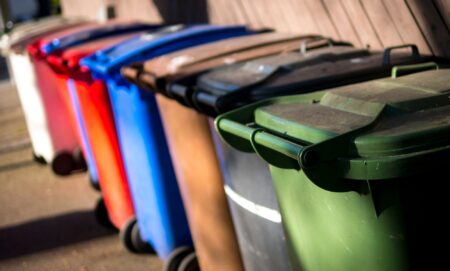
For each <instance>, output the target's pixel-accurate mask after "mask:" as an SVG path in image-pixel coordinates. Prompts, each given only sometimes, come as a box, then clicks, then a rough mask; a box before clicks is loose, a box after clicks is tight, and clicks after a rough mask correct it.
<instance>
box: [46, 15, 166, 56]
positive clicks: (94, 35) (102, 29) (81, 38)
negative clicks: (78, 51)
mask: <svg viewBox="0 0 450 271" xmlns="http://www.w3.org/2000/svg"><path fill="white" fill-rule="evenodd" d="M160 27H161V26H160V25H155V24H147V23H142V22H137V21H112V22H109V23H105V24H98V25H96V26H94V27H92V28H87V29H83V30H80V31H78V32H75V33H70V34H67V35H63V36H60V37H55V38H53V39H51V40H49V41H48V42H46V43H43V44H41V50H42V51H43V52H44V53H46V54H50V53H52V52H54V51H56V50H59V49H64V48H67V47H70V46H74V45H77V44H80V43H83V42H87V41H91V40H95V39H100V38H104V37H108V36H111V35H118V34H126V33H129V32H136V31H145V30H147V31H150V30H155V29H158V28H160Z"/></svg>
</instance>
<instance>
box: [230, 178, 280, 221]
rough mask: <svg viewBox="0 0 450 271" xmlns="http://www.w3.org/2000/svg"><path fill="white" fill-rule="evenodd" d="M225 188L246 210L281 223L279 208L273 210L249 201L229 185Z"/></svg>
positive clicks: (231, 197)
mask: <svg viewBox="0 0 450 271" xmlns="http://www.w3.org/2000/svg"><path fill="white" fill-rule="evenodd" d="M224 188H225V193H226V194H227V196H228V197H229V198H230V199H231V200H233V201H234V202H235V203H236V204H237V205H239V206H241V207H242V208H244V209H245V210H247V211H249V212H251V213H253V214H255V215H257V216H260V217H262V218H265V219H267V220H270V221H272V222H275V223H281V214H280V212H278V211H277V210H273V209H270V208H267V207H264V206H261V205H258V204H256V203H254V202H251V201H249V200H248V199H246V198H244V197H242V196H241V195H239V194H238V193H236V192H235V191H233V189H231V188H230V187H229V186H228V185H225V186H224Z"/></svg>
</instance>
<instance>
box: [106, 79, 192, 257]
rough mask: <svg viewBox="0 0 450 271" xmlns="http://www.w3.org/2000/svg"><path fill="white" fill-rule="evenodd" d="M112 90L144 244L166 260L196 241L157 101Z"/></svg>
mask: <svg viewBox="0 0 450 271" xmlns="http://www.w3.org/2000/svg"><path fill="white" fill-rule="evenodd" d="M121 83H124V84H121ZM108 90H109V95H110V97H111V102H112V109H113V113H114V120H115V124H116V127H117V129H118V135H119V139H120V140H119V141H120V143H121V150H122V155H123V159H124V162H125V165H126V171H127V176H128V179H129V185H130V189H131V193H132V196H133V201H134V203H135V204H134V206H135V209H136V218H137V223H138V226H139V229H140V232H141V236H142V239H143V240H145V241H147V242H149V243H150V244H151V245H152V247H153V248H154V249H155V251H156V252H157V253H158V256H159V257H160V258H162V259H167V257H168V256H169V255H170V253H171V252H172V251H173V250H174V249H176V248H177V247H181V246H189V247H191V246H192V240H191V235H190V231H189V226H188V223H187V219H186V214H185V212H184V208H183V204H182V202H181V196H180V191H179V189H178V185H177V182H176V179H175V174H174V171H173V167H172V161H171V158H170V155H169V151H168V147H167V143H166V139H165V136H164V131H163V128H162V124H161V120H160V117H159V112H158V107H157V105H156V102H155V97H154V95H153V94H152V93H150V92H142V91H140V90H139V89H138V88H137V87H136V86H133V85H129V84H128V83H127V82H116V81H112V80H111V81H110V80H108Z"/></svg>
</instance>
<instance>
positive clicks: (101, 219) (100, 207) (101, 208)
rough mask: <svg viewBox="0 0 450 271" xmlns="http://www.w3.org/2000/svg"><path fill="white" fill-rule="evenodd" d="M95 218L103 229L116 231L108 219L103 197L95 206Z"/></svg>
mask: <svg viewBox="0 0 450 271" xmlns="http://www.w3.org/2000/svg"><path fill="white" fill-rule="evenodd" d="M94 212H95V218H96V219H97V222H98V223H99V224H100V225H102V226H103V227H105V228H108V229H114V230H115V229H116V228H115V227H114V225H113V223H112V222H111V220H110V219H109V216H108V210H107V209H106V205H105V201H104V200H103V197H100V198H99V199H98V201H97V205H96V206H95V211H94Z"/></svg>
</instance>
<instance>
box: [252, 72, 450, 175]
mask: <svg viewBox="0 0 450 271" xmlns="http://www.w3.org/2000/svg"><path fill="white" fill-rule="evenodd" d="M449 79H450V69H441V70H430V71H425V72H419V73H415V74H411V75H407V76H402V77H398V78H386V79H379V80H373V81H368V82H365V83H359V84H353V85H348V86H344V87H339V88H335V89H331V90H329V91H325V92H323V94H321V95H320V97H319V98H317V97H316V98H313V99H311V98H308V99H303V98H302V95H299V96H289V97H284V98H281V99H278V100H273V101H272V102H270V103H268V104H267V105H265V106H262V107H259V108H256V109H255V111H254V122H255V124H256V125H257V127H259V128H262V129H264V130H265V131H267V132H269V133H272V134H274V135H276V136H277V137H280V138H282V139H283V140H286V141H290V142H293V143H295V144H298V145H301V146H303V147H308V148H305V149H304V150H303V152H304V151H305V150H306V149H308V150H309V151H311V150H314V151H316V153H315V158H314V159H315V160H316V161H315V162H317V163H319V162H320V161H322V162H323V163H326V161H328V160H327V159H329V158H330V157H335V156H340V159H343V157H347V158H350V159H354V160H355V161H356V162H357V161H359V162H361V163H362V162H365V163H366V164H367V163H368V161H371V160H370V159H374V161H378V166H379V168H376V169H375V170H374V172H371V174H369V175H367V174H368V172H367V171H364V170H361V171H359V172H357V173H359V174H360V175H359V176H357V175H358V174H356V175H354V176H353V175H351V174H350V175H351V176H353V177H357V178H359V179H364V178H368V177H370V178H382V177H385V176H389V175H390V174H394V173H392V172H391V173H389V172H383V168H382V167H381V162H380V161H390V162H392V163H394V162H395V160H397V159H405V157H408V156H421V155H424V154H426V153H427V152H430V150H436V149H442V148H449V150H450V99H449V94H450V80H449ZM333 152H336V153H335V154H330V153H333ZM299 157H300V158H299V160H300V163H302V162H301V161H302V160H301V159H302V156H301V155H300V154H299ZM303 158H304V156H303ZM447 158H448V157H447ZM305 161H306V162H305V164H304V165H305V167H306V168H307V166H306V165H307V164H308V163H307V162H308V161H307V160H305ZM356 162H355V163H356ZM447 162H448V160H447ZM372 164H375V162H374V163H372ZM392 165H394V164H392ZM352 166H354V167H356V166H355V165H352ZM366 166H367V165H366ZM392 167H393V169H391V170H394V171H400V170H403V169H404V168H403V169H402V168H396V167H394V166H392ZM366 170H367V168H366ZM347 177H348V176H347Z"/></svg>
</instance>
